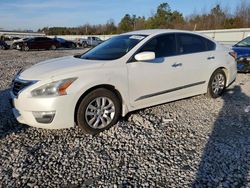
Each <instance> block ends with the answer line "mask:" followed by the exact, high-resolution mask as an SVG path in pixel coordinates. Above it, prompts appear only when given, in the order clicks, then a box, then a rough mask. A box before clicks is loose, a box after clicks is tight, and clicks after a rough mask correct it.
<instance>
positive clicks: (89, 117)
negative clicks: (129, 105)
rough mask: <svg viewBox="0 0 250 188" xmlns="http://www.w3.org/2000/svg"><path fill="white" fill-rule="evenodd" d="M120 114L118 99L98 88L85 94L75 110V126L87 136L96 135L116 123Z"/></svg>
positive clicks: (109, 92) (111, 93)
mask: <svg viewBox="0 0 250 188" xmlns="http://www.w3.org/2000/svg"><path fill="white" fill-rule="evenodd" d="M120 114H121V104H120V101H119V99H118V97H117V96H116V95H115V94H114V93H113V92H112V91H110V90H107V89H104V88H100V89H96V90H94V91H92V92H90V93H89V94H87V95H86V96H85V97H84V98H83V99H82V101H81V102H80V105H79V108H78V110H77V118H76V120H77V122H76V123H77V124H78V125H79V127H80V128H81V129H82V130H83V131H84V132H85V133H87V134H92V135H95V134H98V133H100V132H102V131H104V130H106V129H109V128H110V127H111V126H113V125H114V124H115V123H117V121H118V119H119V117H120Z"/></svg>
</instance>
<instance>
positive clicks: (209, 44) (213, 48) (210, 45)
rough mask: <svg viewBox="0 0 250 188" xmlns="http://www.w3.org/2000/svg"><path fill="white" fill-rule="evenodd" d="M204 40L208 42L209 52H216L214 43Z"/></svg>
mask: <svg viewBox="0 0 250 188" xmlns="http://www.w3.org/2000/svg"><path fill="white" fill-rule="evenodd" d="M204 40H205V41H206V44H207V51H212V50H215V48H216V45H215V43H214V42H213V41H211V40H208V39H205V38H204Z"/></svg>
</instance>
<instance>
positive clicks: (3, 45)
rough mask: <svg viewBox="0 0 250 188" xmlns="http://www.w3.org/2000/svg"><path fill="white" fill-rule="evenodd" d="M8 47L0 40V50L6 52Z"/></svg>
mask: <svg viewBox="0 0 250 188" xmlns="http://www.w3.org/2000/svg"><path fill="white" fill-rule="evenodd" d="M9 48H10V46H9V45H8V44H7V43H6V42H5V41H3V40H0V50H7V49H9Z"/></svg>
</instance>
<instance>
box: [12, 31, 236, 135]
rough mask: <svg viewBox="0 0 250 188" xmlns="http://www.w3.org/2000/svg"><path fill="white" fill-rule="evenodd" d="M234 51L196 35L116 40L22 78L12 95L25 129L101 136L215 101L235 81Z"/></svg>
mask: <svg viewBox="0 0 250 188" xmlns="http://www.w3.org/2000/svg"><path fill="white" fill-rule="evenodd" d="M236 75H237V68H236V62H235V59H234V57H233V55H232V52H231V51H230V50H228V49H226V48H225V47H223V46H222V45H220V44H219V43H217V42H215V41H213V40H211V39H209V38H207V37H205V36H203V35H199V34H197V33H194V32H188V31H187V32H186V31H179V30H142V31H133V32H129V33H125V34H122V35H119V36H116V37H113V38H111V39H110V40H107V41H105V42H103V43H102V44H100V45H98V46H97V47H95V48H93V49H91V50H89V51H88V52H86V53H84V54H83V55H80V56H71V57H69V56H68V57H63V58H57V59H52V60H47V61H44V62H42V63H40V64H36V65H34V66H32V67H30V68H28V69H26V70H24V71H21V72H19V73H18V74H17V75H16V77H15V78H14V80H13V87H12V91H11V96H12V99H11V101H12V103H11V104H12V105H13V113H14V115H15V117H16V118H17V120H18V121H19V122H20V123H22V124H28V125H30V126H34V127H40V128H48V129H59V128H69V127H73V126H75V124H77V125H78V126H79V127H81V128H82V129H83V131H84V132H85V133H89V134H97V133H99V132H101V131H103V130H105V129H108V128H110V127H111V126H112V125H114V124H115V123H116V122H117V121H118V119H119V117H120V116H125V115H126V114H127V113H128V112H130V111H134V110H137V109H141V108H145V107H149V106H154V105H158V104H161V103H166V102H170V101H175V100H178V99H182V98H187V97H191V96H195V95H199V94H203V93H207V94H208V96H210V97H212V98H217V97H219V96H220V95H222V93H223V92H224V90H225V88H226V87H228V86H229V85H230V84H231V83H233V82H234V81H235V79H236Z"/></svg>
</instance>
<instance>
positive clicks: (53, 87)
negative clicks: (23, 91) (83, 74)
mask: <svg viewBox="0 0 250 188" xmlns="http://www.w3.org/2000/svg"><path fill="white" fill-rule="evenodd" d="M76 79H77V78H69V79H65V80H59V81H56V82H52V83H49V84H45V85H43V86H41V87H39V88H37V89H34V90H33V91H31V95H32V96H33V97H46V96H60V95H67V92H66V89H67V88H68V87H69V86H70V85H71V84H72V83H73V82H74V81H75V80H76Z"/></svg>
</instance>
